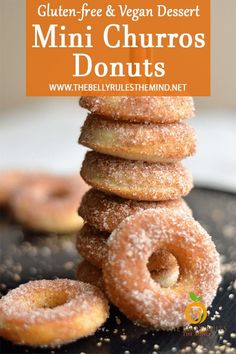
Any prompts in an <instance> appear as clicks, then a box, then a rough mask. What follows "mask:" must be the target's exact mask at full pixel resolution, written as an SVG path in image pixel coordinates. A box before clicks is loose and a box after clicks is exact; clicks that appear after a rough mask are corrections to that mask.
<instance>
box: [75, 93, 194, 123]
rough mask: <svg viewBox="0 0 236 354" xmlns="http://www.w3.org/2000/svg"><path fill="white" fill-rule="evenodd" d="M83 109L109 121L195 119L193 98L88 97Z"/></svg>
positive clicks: (83, 101) (160, 121) (164, 121)
mask: <svg viewBox="0 0 236 354" xmlns="http://www.w3.org/2000/svg"><path fill="white" fill-rule="evenodd" d="M80 105H81V107H84V108H86V109H88V110H89V111H90V112H92V113H95V114H98V115H102V116H106V117H107V118H109V119H117V120H126V121H134V122H153V123H173V122H177V121H179V120H181V119H185V118H191V117H193V116H194V112H195V109H194V103H193V99H192V97H180V96H175V97H174V96H173V97H172V96H171V97H170V96H166V97H164V96H139V97H137V96H131V97H127V96H107V97H106V96H99V97H95V96H85V97H81V99H80Z"/></svg>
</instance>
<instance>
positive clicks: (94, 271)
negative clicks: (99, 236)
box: [76, 261, 105, 291]
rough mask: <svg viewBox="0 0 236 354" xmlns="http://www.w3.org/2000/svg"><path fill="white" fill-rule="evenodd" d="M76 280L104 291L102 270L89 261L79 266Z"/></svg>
mask: <svg viewBox="0 0 236 354" xmlns="http://www.w3.org/2000/svg"><path fill="white" fill-rule="evenodd" d="M76 279H77V280H79V281H82V282H83V283H89V284H92V285H94V286H96V287H98V288H99V289H100V290H102V291H104V289H105V286H104V282H103V277H102V270H101V269H99V268H97V267H95V266H94V265H92V264H91V263H89V262H87V261H82V262H80V263H79V264H78V267H77V272H76Z"/></svg>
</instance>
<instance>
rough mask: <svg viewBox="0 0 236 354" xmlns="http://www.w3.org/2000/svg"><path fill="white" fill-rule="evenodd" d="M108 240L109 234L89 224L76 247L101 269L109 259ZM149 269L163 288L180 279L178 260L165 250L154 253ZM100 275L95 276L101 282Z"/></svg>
mask: <svg viewBox="0 0 236 354" xmlns="http://www.w3.org/2000/svg"><path fill="white" fill-rule="evenodd" d="M108 238H109V235H108V234H106V233H102V232H100V231H98V230H96V229H94V228H93V227H92V226H91V225H89V224H85V225H84V226H83V228H82V229H81V231H80V232H79V234H78V236H77V241H76V247H77V250H78V252H79V253H80V255H81V256H82V257H84V258H85V259H86V261H88V262H89V263H91V265H92V266H94V267H95V268H100V269H101V268H102V265H103V262H104V261H105V260H106V258H107V241H108ZM82 265H83V264H82ZM85 266H86V265H83V267H82V270H84V267H85ZM147 267H148V269H149V271H150V272H151V276H152V278H153V279H154V280H155V281H157V282H158V283H159V284H160V285H161V286H162V287H168V286H171V285H173V284H174V283H175V282H176V281H177V279H178V276H179V266H178V263H177V261H176V258H175V257H174V256H173V255H172V254H171V253H169V252H167V251H165V250H158V252H156V253H154V254H153V255H152V256H151V257H150V259H149V262H148V265H147ZM91 272H92V270H91ZM98 275H99V273H98V271H97V272H96V277H95V276H94V277H95V280H97V281H98V280H99V279H98ZM82 276H83V274H82ZM91 278H92V276H91ZM92 279H93V278H92ZM80 280H81V281H83V278H80ZM92 284H94V283H92ZM94 285H96V284H94ZM101 285H102V283H101V284H100V286H99V288H101Z"/></svg>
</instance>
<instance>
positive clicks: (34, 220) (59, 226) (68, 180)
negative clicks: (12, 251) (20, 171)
mask: <svg viewBox="0 0 236 354" xmlns="http://www.w3.org/2000/svg"><path fill="white" fill-rule="evenodd" d="M86 190H87V187H86V185H85V184H84V182H83V181H82V180H80V178H78V177H77V176H52V175H48V176H46V177H43V178H36V179H35V180H32V181H31V183H28V184H27V185H24V186H22V188H20V189H19V190H17V191H16V192H15V193H14V194H13V195H12V198H11V201H10V207H11V209H12V211H13V215H14V216H15V218H16V220H17V221H19V222H20V223H22V224H23V225H24V226H26V227H27V228H29V229H32V230H35V231H42V232H55V233H71V232H75V231H78V230H79V229H80V228H81V227H82V225H83V219H82V218H81V217H80V216H79V215H78V213H77V210H78V206H79V204H80V200H81V198H82V195H83V194H84V192H85V191H86Z"/></svg>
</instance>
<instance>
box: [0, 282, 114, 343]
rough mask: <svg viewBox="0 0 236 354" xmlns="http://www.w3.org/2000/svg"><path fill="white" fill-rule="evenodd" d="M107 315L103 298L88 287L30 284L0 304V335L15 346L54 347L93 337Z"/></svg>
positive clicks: (100, 293)
mask: <svg viewBox="0 0 236 354" xmlns="http://www.w3.org/2000/svg"><path fill="white" fill-rule="evenodd" d="M108 313H109V308H108V303H107V300H106V299H105V297H104V295H103V294H102V292H101V291H100V290H99V289H98V288H96V287H94V286H92V285H90V284H85V283H81V282H78V281H73V280H68V279H56V280H39V281H32V282H29V283H27V284H23V285H21V286H20V287H18V288H17V289H14V290H12V291H10V292H9V293H8V294H7V295H6V296H4V297H3V298H2V299H1V300H0V335H1V336H2V337H4V338H6V339H8V340H10V341H12V342H14V343H17V344H26V345H30V346H44V347H46V346H52V347H53V346H58V345H61V344H66V343H69V342H72V341H74V340H77V339H79V338H81V337H85V336H88V335H91V334H93V333H94V332H95V331H96V330H97V329H98V328H99V327H100V326H101V325H102V324H103V323H104V322H105V320H106V319H107V317H108Z"/></svg>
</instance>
